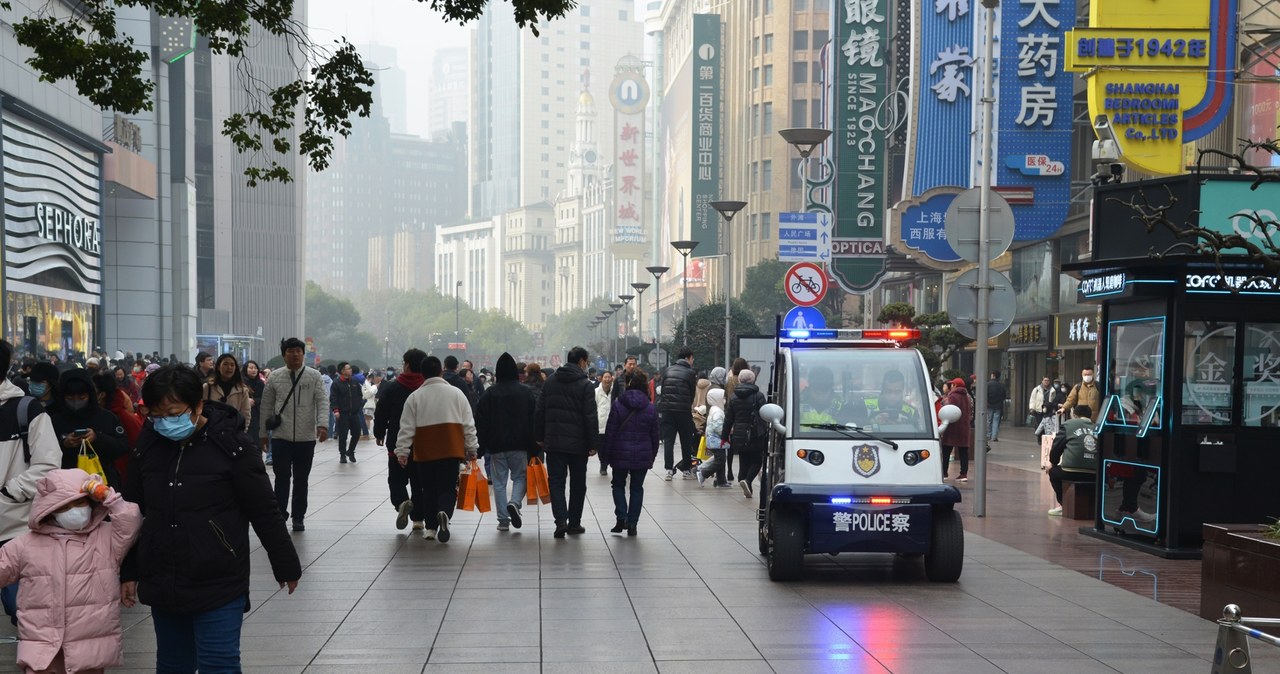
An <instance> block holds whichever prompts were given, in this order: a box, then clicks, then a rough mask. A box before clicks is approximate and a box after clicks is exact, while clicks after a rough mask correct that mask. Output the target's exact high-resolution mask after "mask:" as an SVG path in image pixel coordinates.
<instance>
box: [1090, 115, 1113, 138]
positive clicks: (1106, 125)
mask: <svg viewBox="0 0 1280 674" xmlns="http://www.w3.org/2000/svg"><path fill="white" fill-rule="evenodd" d="M1093 132H1094V133H1096V134H1097V135H1098V140H1115V139H1116V133H1115V130H1114V129H1112V128H1111V120H1110V119H1109V118H1108V117H1107V116H1106V115H1098V116H1097V117H1094V118H1093Z"/></svg>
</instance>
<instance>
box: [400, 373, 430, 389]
mask: <svg viewBox="0 0 1280 674" xmlns="http://www.w3.org/2000/svg"><path fill="white" fill-rule="evenodd" d="M396 381H397V382H399V383H400V385H401V386H403V387H405V388H407V389H409V390H410V391H417V390H418V387H419V386H422V384H423V383H424V382H425V381H427V379H426V377H423V376H422V373H420V372H401V373H400V374H398V375H396Z"/></svg>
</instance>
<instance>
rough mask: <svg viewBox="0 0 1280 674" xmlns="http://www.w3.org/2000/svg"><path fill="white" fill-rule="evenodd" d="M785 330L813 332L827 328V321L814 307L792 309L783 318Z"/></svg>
mask: <svg viewBox="0 0 1280 674" xmlns="http://www.w3.org/2000/svg"><path fill="white" fill-rule="evenodd" d="M782 327H783V329H785V330H813V329H815V328H825V327H827V319H826V317H825V316H823V315H822V312H821V311H818V310H817V309H814V308H813V307H792V309H791V311H788V312H787V315H786V316H784V317H783V318H782Z"/></svg>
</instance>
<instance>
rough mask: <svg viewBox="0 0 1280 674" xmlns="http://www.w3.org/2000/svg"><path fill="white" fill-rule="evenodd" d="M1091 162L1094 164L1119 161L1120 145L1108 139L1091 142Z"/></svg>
mask: <svg viewBox="0 0 1280 674" xmlns="http://www.w3.org/2000/svg"><path fill="white" fill-rule="evenodd" d="M1108 128H1110V127H1108ZM1093 161H1094V163H1095V164H1110V163H1112V162H1117V161H1120V145H1119V144H1118V143H1116V141H1114V140H1110V139H1107V140H1095V141H1093Z"/></svg>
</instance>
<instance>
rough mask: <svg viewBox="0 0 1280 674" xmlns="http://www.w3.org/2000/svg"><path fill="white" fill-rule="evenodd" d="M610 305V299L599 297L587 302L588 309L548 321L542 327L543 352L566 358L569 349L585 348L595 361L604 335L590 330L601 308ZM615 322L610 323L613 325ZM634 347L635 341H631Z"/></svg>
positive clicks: (572, 310)
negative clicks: (601, 336)
mask: <svg viewBox="0 0 1280 674" xmlns="http://www.w3.org/2000/svg"><path fill="white" fill-rule="evenodd" d="M608 303H609V300H608V298H605V297H597V298H596V299H594V300H591V301H590V302H587V308H583V309H570V310H569V311H565V312H562V313H559V314H556V315H555V316H552V317H550V318H548V319H547V324H546V325H544V326H543V327H542V347H543V348H542V351H544V352H546V353H558V354H560V356H561V357H564V355H565V354H566V353H568V352H569V349H570V348H572V347H575V346H581V347H585V348H586V349H587V351H590V352H591V357H592V358H593V359H594V358H595V356H596V354H598V353H600V352H601V351H602V350H603V348H604V344H603V343H602V342H601V340H600V335H601V334H603V333H602V332H601V329H600V328H588V327H587V325H589V324H590V323H591V322H593V321H594V320H595V318H596V316H597V315H598V314H599V313H600V307H603V306H605V305H607V304H608ZM612 323H613V321H610V324H611V325H612ZM631 341H632V343H633V345H634V342H635V340H634V339H633V340H631Z"/></svg>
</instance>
